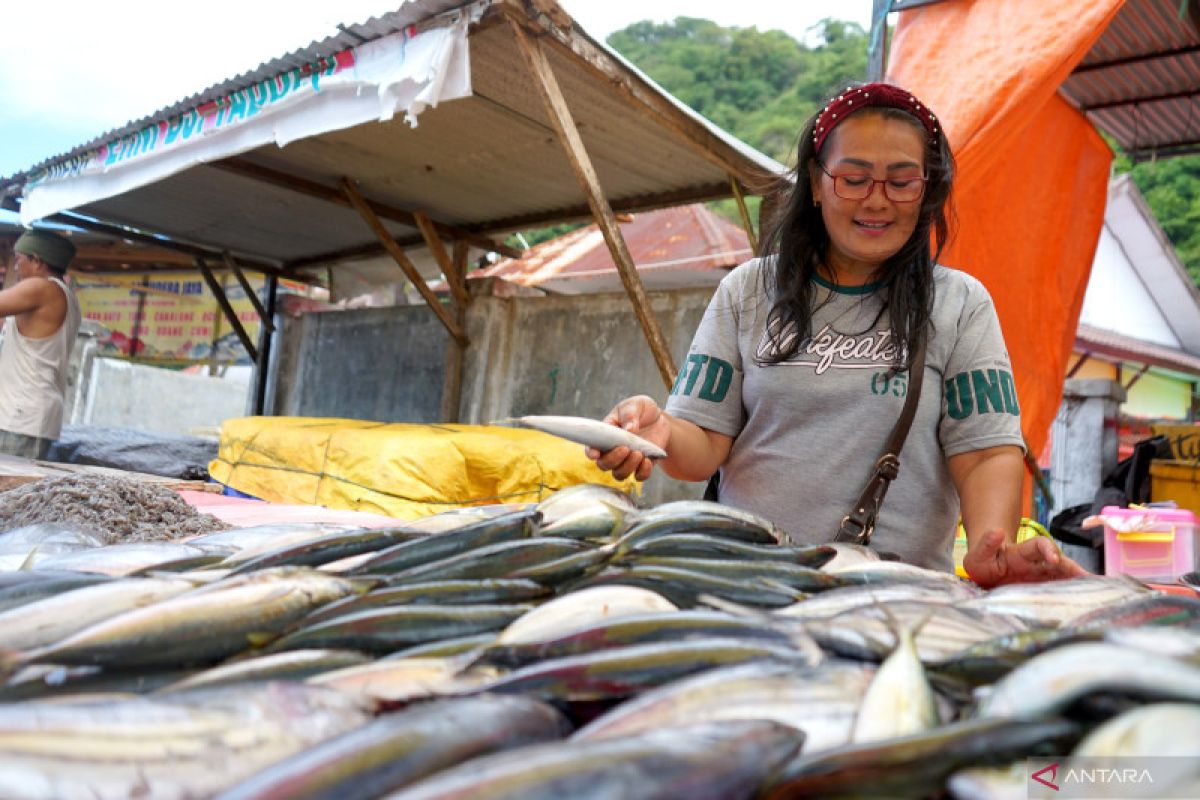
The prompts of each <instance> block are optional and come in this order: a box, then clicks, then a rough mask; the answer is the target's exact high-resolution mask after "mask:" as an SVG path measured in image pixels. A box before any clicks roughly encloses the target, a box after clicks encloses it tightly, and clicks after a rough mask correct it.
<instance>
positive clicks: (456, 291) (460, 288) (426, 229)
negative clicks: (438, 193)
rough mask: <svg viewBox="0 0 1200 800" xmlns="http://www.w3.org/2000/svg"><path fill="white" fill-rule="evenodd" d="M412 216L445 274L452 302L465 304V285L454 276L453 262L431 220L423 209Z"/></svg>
mask: <svg viewBox="0 0 1200 800" xmlns="http://www.w3.org/2000/svg"><path fill="white" fill-rule="evenodd" d="M413 218H414V219H415V220H416V223H417V227H418V228H420V230H421V236H423V237H424V238H425V246H426V247H428V248H429V252H430V253H432V254H433V260H434V261H436V262H437V265H438V269H440V270H441V271H442V274H443V275H445V276H446V283H447V284H448V285H449V286H450V294H452V295H453V296H454V302H455V303H456V304H458V305H460V306H465V305H466V304H467V287H466V286H465V285H463V284H461V282H460V281H459V280H458V279H457V278H456V276H455V274H454V271H455V270H454V264H453V263H451V261H450V255H449V253H447V252H446V248H445V247H443V246H442V240H441V238H439V237H438V232H437V229H436V228H435V227H434V225H433V220H431V219H430V218H429V215H428V214H426V213H425V212H424V211H414V212H413Z"/></svg>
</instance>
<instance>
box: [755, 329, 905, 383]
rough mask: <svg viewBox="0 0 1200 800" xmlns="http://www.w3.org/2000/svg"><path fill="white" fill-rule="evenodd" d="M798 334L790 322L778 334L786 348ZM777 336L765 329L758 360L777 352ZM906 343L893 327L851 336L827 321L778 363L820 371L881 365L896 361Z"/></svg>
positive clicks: (817, 372)
mask: <svg viewBox="0 0 1200 800" xmlns="http://www.w3.org/2000/svg"><path fill="white" fill-rule="evenodd" d="M795 338H796V333H795V325H789V326H788V330H786V331H785V332H784V333H783V335H782V336H779V337H778V339H779V346H780V347H781V348H786V347H787V346H788V345H789V344H790V342H791V341H792V340H793V339H795ZM774 339H775V337H773V336H771V331H770V330H768V331H766V332H764V334H763V338H762V340H761V341H760V342H759V345H758V350H757V352H756V355H757V357H758V359H759V363H764V362H766V360H767V359H768V358H770V356H771V355H772V354H773V353H774V352H775V341H774ZM903 346H904V345H903V344H901V343H899V342H897V341H896V340H895V338H894V332H893V330H892V329H891V328H886V329H883V330H876V331H872V332H871V333H865V334H861V335H856V336H851V335H847V334H844V333H838V332H837V331H835V330H834V329H833V328H832V327H831V326H829V325H826V326H825V327H823V328H821V330H820V331H818V332H817V333H815V334H813V335H812V336H810V337H808V338H807V339H805V340H804V341H803V342H801V343H800V346H799V347H798V348H797V349H796V354H795V355H794V356H792V357H791V358H790V359H789V360H787V361H785V362H783V364H780V365H779V366H788V367H813V371H814V372H815V373H816V374H817V375H823V374H824V373H825V372H827V371H828V370H830V369H878V368H879V365H880V364H892V363H895V361H896V351H897V349H898V348H901V347H903Z"/></svg>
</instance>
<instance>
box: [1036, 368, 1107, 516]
mask: <svg viewBox="0 0 1200 800" xmlns="http://www.w3.org/2000/svg"><path fill="white" fill-rule="evenodd" d="M1124 400H1125V390H1124V389H1123V388H1122V387H1121V384H1119V383H1117V382H1116V381H1107V380H1095V379H1081V378H1071V379H1068V380H1067V381H1066V383H1065V385H1064V386H1063V399H1062V405H1060V406H1059V408H1058V415H1057V416H1056V417H1055V418H1054V425H1053V427H1052V428H1051V432H1050V437H1051V441H1052V442H1053V447H1052V449H1051V462H1050V490H1051V492H1052V493H1053V494H1054V508H1052V509H1050V514H1051V516H1053V515H1054V514H1057V513H1058V512H1060V511H1062V510H1063V509H1064V508H1070V507H1071V506H1075V505H1080V504H1082V503H1090V502H1091V501H1092V499H1093V498H1094V497H1095V494H1096V490H1097V489H1099V488H1100V482H1101V481H1102V480H1104V476H1105V475H1107V474H1108V473H1110V472H1112V470H1113V469H1114V468H1115V467H1116V466H1117V445H1118V442H1117V431H1118V425H1117V409H1118V407H1119V406H1120V404H1121V403H1122V402H1123V401H1124Z"/></svg>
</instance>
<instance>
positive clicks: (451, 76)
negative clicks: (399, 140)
mask: <svg viewBox="0 0 1200 800" xmlns="http://www.w3.org/2000/svg"><path fill="white" fill-rule="evenodd" d="M474 13H475V14H477V13H478V11H476V12H474ZM471 16H472V15H469V14H460V15H459V16H458V18H457V19H454V20H452V21H451V22H450V23H449V24H447V25H446V26H444V27H437V28H432V29H430V30H425V31H420V32H417V31H416V29H415V28H413V27H410V28H408V29H407V30H405V31H402V32H399V33H394V34H390V35H388V36H385V37H383V38H380V39H376V40H374V41H371V42H366V43H365V44H362V45H360V46H358V47H354V48H350V49H348V50H343V51H341V52H339V53H335V54H333V55H330V56H326V57H323V58H321V59H319V60H318V61H316V62H313V63H310V64H305V65H303V66H301V67H297V68H295V69H292V70H290V71H288V72H284V73H281V74H279V75H276V76H274V77H272V78H268V79H267V80H264V81H261V82H259V83H256V84H254V85H253V86H250V87H248V88H244V89H240V90H238V91H236V92H232V93H231V94H227V95H225V96H223V97H220V98H217V99H216V100H213V101H211V102H207V103H204V104H203V105H200V106H196V107H194V108H192V109H189V110H188V111H185V112H183V113H182V114H180V115H178V116H175V117H172V118H170V119H167V120H161V121H157V122H153V123H151V124H149V125H147V126H146V127H144V128H142V129H141V130H138V131H135V132H133V133H130V134H128V135H126V136H122V137H121V138H119V139H116V140H113V141H110V142H107V143H105V144H103V145H101V146H100V147H97V148H96V149H94V150H91V151H89V152H86V153H83V154H81V155H78V156H75V157H73V158H69V159H65V160H62V161H58V162H56V163H53V164H50V165H49V166H47V167H45V168H44V169H41V170H39V171H37V172H34V173H33V174H31V175H30V177H29V180H28V182H27V183H26V185H25V194H24V197H23V198H22V202H21V221H22V222H23V223H24V224H26V225H28V224H30V223H31V222H33V221H34V220H38V219H41V218H43V217H46V216H48V215H50V214H54V213H57V212H59V211H63V210H67V209H72V208H77V207H79V206H82V205H86V204H87V203H93V202H96V201H98V200H103V199H104V198H107V197H112V196H114V195H118V194H121V193H123V192H127V191H130V190H131V189H135V188H137V187H139V186H144V185H146V184H148V183H153V182H154V181H157V180H161V179H163V178H166V177H169V176H170V175H173V174H175V173H177V172H180V171H182V170H185V169H187V168H189V167H193V166H195V165H197V164H203V163H206V162H210V161H216V160H219V159H222V158H227V157H229V156H233V155H237V154H239V153H244V152H246V151H248V150H252V149H254V148H256V147H260V146H262V145H265V144H270V143H274V144H277V145H278V146H280V147H283V146H285V145H286V144H288V143H289V142H293V141H296V140H297V139H303V138H307V137H310V136H316V135H319V134H322V133H327V132H329V131H335V130H341V129H344V128H349V127H353V126H355V125H360V124H362V123H365V122H371V121H380V122H385V121H387V120H390V119H392V117H393V116H394V115H395V113H396V112H397V111H403V112H404V118H405V121H407V122H408V123H409V124H410V125H412V126H414V127H415V126H416V124H417V115H418V114H420V113H421V112H422V111H423V110H424V109H425V108H427V107H429V106H436V105H437V104H438V103H439V102H441V101H444V100H452V99H455V98H459V97H466V96H469V95H470V94H471V70H470V62H469V58H468V45H467V26H468V23H469V22H470V21H471Z"/></svg>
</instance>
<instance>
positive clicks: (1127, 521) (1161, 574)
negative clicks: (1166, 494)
mask: <svg viewBox="0 0 1200 800" xmlns="http://www.w3.org/2000/svg"><path fill="white" fill-rule="evenodd" d="M1100 516H1101V517H1102V518H1103V519H1104V574H1105V575H1116V574H1118V573H1124V574H1126V575H1132V576H1133V577H1135V578H1137V579H1139V580H1143V581H1157V582H1163V583H1170V582H1173V581H1174V580H1175V579H1176V578H1177V577H1179V576H1180V575H1183V574H1185V573H1188V572H1194V571H1196V570H1197V569H1200V559H1198V558H1197V556H1198V555H1200V546H1197V541H1196V539H1197V531H1196V515H1195V514H1193V513H1192V512H1191V511H1188V510H1186V509H1182V508H1120V507H1118V506H1105V507H1104V511H1103V512H1101V515H1100Z"/></svg>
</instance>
